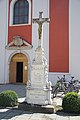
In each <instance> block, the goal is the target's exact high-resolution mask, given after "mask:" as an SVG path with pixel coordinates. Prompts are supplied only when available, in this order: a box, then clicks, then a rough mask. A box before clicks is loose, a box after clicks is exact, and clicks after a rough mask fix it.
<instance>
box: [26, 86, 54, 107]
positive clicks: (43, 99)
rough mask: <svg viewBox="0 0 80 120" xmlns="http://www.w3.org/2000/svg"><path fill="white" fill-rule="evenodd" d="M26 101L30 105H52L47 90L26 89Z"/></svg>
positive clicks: (49, 93)
mask: <svg viewBox="0 0 80 120" xmlns="http://www.w3.org/2000/svg"><path fill="white" fill-rule="evenodd" d="M26 96H27V97H26V101H27V103H30V104H37V105H47V104H52V99H51V92H50V90H48V89H42V90H41V89H37V88H35V89H34V88H33V89H32V88H30V89H27V95H26Z"/></svg>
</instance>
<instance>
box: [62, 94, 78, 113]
mask: <svg viewBox="0 0 80 120" xmlns="http://www.w3.org/2000/svg"><path fill="white" fill-rule="evenodd" d="M62 107H63V110H64V111H65V112H71V113H80V96H79V95H78V93H76V92H69V93H67V94H66V95H65V96H64V98H63V101H62Z"/></svg>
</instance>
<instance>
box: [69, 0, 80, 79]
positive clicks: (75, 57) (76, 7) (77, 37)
mask: <svg viewBox="0 0 80 120" xmlns="http://www.w3.org/2000/svg"><path fill="white" fill-rule="evenodd" d="M69 41H70V42H69V45H70V47H69V51H70V52H69V63H70V65H69V70H70V73H71V74H72V75H73V76H74V77H75V78H76V79H80V0H70V2H69Z"/></svg>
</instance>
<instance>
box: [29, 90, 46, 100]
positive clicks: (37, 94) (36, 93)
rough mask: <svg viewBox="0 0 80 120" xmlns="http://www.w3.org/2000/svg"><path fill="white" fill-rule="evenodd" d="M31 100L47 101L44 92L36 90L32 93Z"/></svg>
mask: <svg viewBox="0 0 80 120" xmlns="http://www.w3.org/2000/svg"><path fill="white" fill-rule="evenodd" d="M29 98H32V99H41V100H42V99H45V94H44V92H43V91H40V90H34V91H30V93H29Z"/></svg>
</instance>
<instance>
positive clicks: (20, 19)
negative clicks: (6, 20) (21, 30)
mask: <svg viewBox="0 0 80 120" xmlns="http://www.w3.org/2000/svg"><path fill="white" fill-rule="evenodd" d="M23 18H24V17H23V16H20V17H19V24H23Z"/></svg>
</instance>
